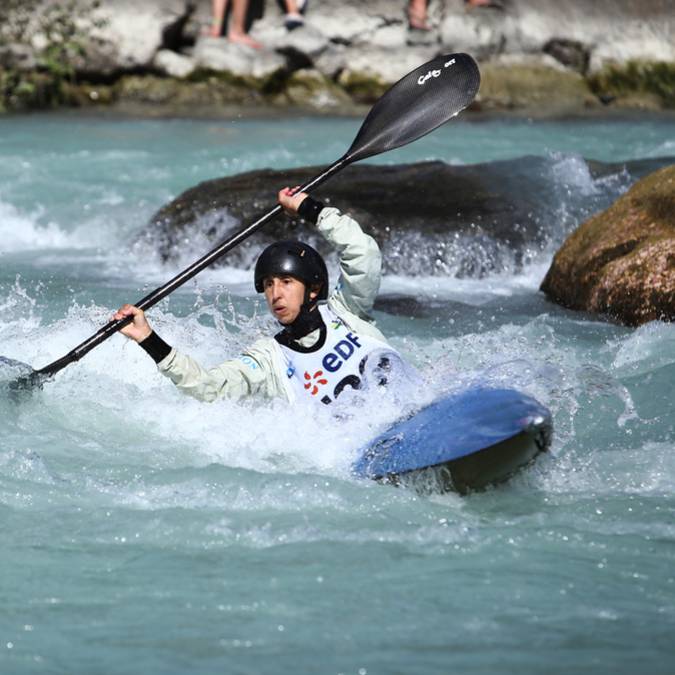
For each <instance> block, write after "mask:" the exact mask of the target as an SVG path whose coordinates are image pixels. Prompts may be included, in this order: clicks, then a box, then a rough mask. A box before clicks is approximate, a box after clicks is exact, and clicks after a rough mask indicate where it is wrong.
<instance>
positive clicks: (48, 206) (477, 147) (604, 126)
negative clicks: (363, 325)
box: [0, 116, 675, 675]
mask: <svg viewBox="0 0 675 675" xmlns="http://www.w3.org/2000/svg"><path fill="white" fill-rule="evenodd" d="M357 128H358V122H354V121H352V120H344V119H336V120H332V119H320V120H316V119H293V120H277V121H269V120H264V121H262V120H260V121H246V120H243V119H239V120H233V121H223V122H218V121H162V122H158V121H137V120H110V119H92V118H86V117H68V116H63V117H59V116H34V117H16V118H9V119H0V157H1V158H2V161H1V162H0V311H1V316H2V320H0V354H1V355H3V356H6V357H10V358H14V359H19V360H21V361H24V362H27V363H30V364H32V365H34V366H41V365H44V364H46V363H48V362H50V361H52V360H54V359H56V358H58V357H59V356H61V355H63V354H64V353H66V352H67V351H68V350H69V349H71V348H72V347H73V346H75V345H76V344H78V343H79V342H80V341H81V340H83V339H84V338H86V337H88V336H89V335H90V334H91V333H93V332H94V331H95V330H96V328H97V327H98V326H100V325H101V324H102V323H104V322H105V321H106V320H107V319H108V317H109V316H110V314H111V312H112V311H113V310H114V309H115V308H116V307H117V306H119V305H120V304H121V303H122V302H126V301H130V300H134V299H137V298H139V297H141V296H142V295H143V294H144V293H145V292H146V291H147V290H149V289H152V288H154V287H155V286H157V285H159V284H161V283H162V282H163V281H165V280H166V279H168V278H169V277H170V276H171V275H172V274H174V273H175V272H176V271H177V270H178V269H180V267H179V266H172V265H167V266H165V265H162V264H161V262H160V261H159V260H158V258H157V256H156V255H154V254H153V251H152V248H151V247H149V246H147V245H142V246H140V245H138V244H137V243H136V242H137V239H138V235H139V234H140V233H141V231H142V230H143V228H144V226H145V225H146V223H147V222H148V220H149V218H150V217H151V215H152V214H153V213H154V211H155V210H156V209H157V208H159V207H160V206H161V205H163V204H164V203H166V202H167V201H169V200H170V199H171V198H173V197H175V196H177V195H178V194H179V193H180V192H181V191H182V190H184V189H187V188H188V187H191V186H193V185H195V184H196V183H198V182H199V181H202V180H206V179H208V178H213V177H216V176H220V175H225V174H232V173H237V172H240V171H246V170H250V169H255V168H262V167H266V166H272V167H274V168H283V167H290V166H301V165H306V164H312V165H318V164H325V163H330V162H332V161H333V160H334V159H336V158H337V157H338V156H340V155H341V154H342V153H343V151H344V150H345V148H346V147H347V146H348V145H349V144H350V143H351V140H352V138H353V136H354V135H355V133H356V130H357ZM529 155H532V156H536V157H545V158H547V162H548V164H547V166H548V167H549V169H550V176H553V178H552V180H553V181H554V183H553V187H554V188H555V199H556V200H558V201H557V202H556V204H555V206H556V208H555V209H554V210H553V212H554V213H557V214H559V220H558V221H554V222H551V223H549V226H550V228H551V229H552V231H554V233H556V232H557V235H558V238H559V237H560V236H562V234H563V232H565V231H568V230H569V228H570V227H571V226H572V225H573V224H574V223H571V222H570V215H569V214H570V213H573V214H574V213H577V212H583V210H584V207H588V208H591V206H592V207H593V208H595V205H596V204H597V203H599V202H596V201H594V200H600V201H602V200H605V201H610V200H611V199H612V198H615V197H616V196H617V195H618V194H620V193H621V192H622V191H624V190H625V189H626V188H627V187H628V184H629V183H630V182H631V180H633V178H631V176H629V175H627V174H626V173H625V172H622V171H621V170H620V169H617V173H616V175H613V176H610V177H609V178H607V177H604V178H602V179H594V178H593V177H592V176H591V175H590V174H589V173H588V171H587V170H586V169H584V166H585V165H584V164H583V162H581V159H580V158H581V156H583V157H586V158H589V159H597V160H602V161H606V162H623V161H628V160H633V159H644V158H647V159H655V158H658V157H663V156H673V155H675V123H674V122H673V121H672V120H668V119H656V118H645V119H635V120H622V121H618V120H616V121H607V120H604V121H603V120H589V121H579V120H577V121H568V122H529V121H518V120H506V121H499V120H486V121H480V122H478V121H472V120H470V119H467V118H464V119H462V118H460V119H459V120H455V121H453V122H451V123H450V124H449V125H447V126H446V127H444V128H443V129H441V130H439V131H438V132H436V133H434V134H433V135H431V136H428V137H426V138H424V139H422V140H420V141H419V142H417V143H415V144H413V145H411V146H409V147H407V148H405V149H402V150H399V151H396V152H393V153H390V154H388V155H384V156H382V157H380V158H379V160H378V161H381V162H396V163H398V162H408V161H418V160H423V159H443V160H445V161H449V162H453V163H456V164H468V163H475V162H492V161H498V160H499V161H501V160H513V159H518V158H522V157H526V156H529ZM524 163H525V165H527V163H528V161H527V160H525V162H524ZM532 166H535V163H534V162H533V163H532ZM537 166H539V165H537ZM539 170H540V169H537V171H539ZM533 171H534V169H533ZM533 178H535V177H534V176H533ZM552 198H553V197H552ZM572 218H573V217H572ZM555 238H556V237H555V236H553V237H552V240H555ZM204 245H205V242H204V241H203V240H201V239H200V237H199V236H196V237H195V238H194V239H193V241H192V242H190V243H188V244H186V251H185V258H186V260H187V261H188V262H189V260H190V259H191V257H196V256H198V255H199V254H200V253H202V252H203V251H204V250H205V248H203V247H204ZM552 253H553V250H552V249H547V250H543V251H540V252H539V254H538V255H534V256H533V257H532V259H531V261H530V263H529V264H527V265H526V266H525V267H523V268H519V269H514V270H512V271H510V272H504V273H501V274H499V275H493V276H488V277H487V278H482V279H472V278H463V279H455V278H453V277H451V276H448V277H442V276H440V277H439V276H433V277H431V276H427V275H425V274H424V269H423V268H422V269H420V274H419V275H416V276H405V275H400V276H396V277H388V278H387V279H385V282H384V284H383V294H385V295H387V294H394V293H395V294H404V295H414V296H415V297H418V298H421V299H422V301H423V302H427V303H428V304H429V306H430V309H429V311H428V312H427V313H425V314H424V315H423V316H420V317H417V318H411V317H410V316H407V315H404V314H398V315H397V314H390V313H385V312H378V313H377V319H378V322H379V324H380V327H381V328H382V330H383V331H384V332H385V333H386V334H387V335H388V336H390V337H391V340H392V342H393V343H394V344H395V346H397V347H398V348H399V349H400V350H401V351H403V352H405V353H406V354H408V356H409V358H410V359H411V360H412V361H413V362H414V363H415V364H416V365H417V366H418V367H419V369H420V370H421V371H422V373H423V375H424V376H425V378H426V381H427V383H428V387H429V390H430V391H436V390H441V389H443V388H447V387H448V386H460V385H461V384H463V383H465V382H470V381H472V380H473V379H475V378H476V377H486V376H487V377H489V379H490V380H491V381H493V382H501V383H508V384H511V385H514V386H517V387H519V388H521V389H522V390H524V391H526V392H528V393H530V394H532V395H534V396H536V397H537V398H538V399H539V400H540V401H542V402H543V403H544V404H546V405H547V406H548V407H549V408H550V409H551V410H552V413H553V416H554V424H555V437H554V442H553V447H552V450H551V452H550V453H549V455H548V456H546V457H543V458H542V459H541V461H538V462H537V464H536V465H535V466H534V467H532V468H531V469H529V470H527V471H526V472H524V473H522V474H521V475H519V476H517V477H516V478H515V479H513V480H512V481H511V482H510V483H509V484H508V485H505V486H502V487H500V488H499V489H494V490H491V491H488V492H486V493H482V494H474V495H471V496H469V497H466V498H461V497H458V496H456V495H442V496H441V495H432V496H420V495H417V494H416V493H414V492H412V491H410V490H400V489H395V488H391V487H384V486H380V485H376V484H370V483H364V482H360V481H357V480H355V479H353V478H352V477H351V476H350V473H349V465H350V462H351V460H352V459H353V458H354V456H355V452H356V449H357V448H358V447H359V446H360V445H361V444H362V443H364V442H365V441H366V440H367V439H368V438H371V437H372V436H373V435H375V434H376V433H377V432H378V431H380V430H381V429H383V428H384V427H385V426H386V425H387V423H388V422H389V421H390V420H392V419H393V418H394V417H395V416H396V414H397V409H396V406H395V404H394V403H393V402H392V401H389V400H387V399H384V400H378V401H375V402H373V401H371V402H369V403H370V405H369V406H366V407H367V412H368V414H367V415H362V414H357V413H355V412H354V411H350V410H342V411H341V413H342V416H341V417H340V418H339V419H336V418H335V417H334V416H332V413H331V411H329V410H319V411H318V412H317V413H316V414H315V415H314V416H312V417H309V416H307V414H306V413H305V411H302V410H292V409H287V407H286V406H284V405H283V404H281V403H279V402H274V403H267V404H264V405H257V404H254V403H253V402H246V403H241V404H237V403H231V402H227V401H220V402H216V403H214V404H209V405H207V404H201V403H198V402H196V401H192V400H190V399H187V398H185V397H182V396H181V395H180V394H179V393H178V392H176V391H175V389H174V388H173V387H172V386H171V385H170V383H169V382H167V381H166V380H165V379H164V378H162V377H161V376H160V375H158V374H157V372H156V370H155V368H154V365H153V364H152V362H151V361H150V359H148V357H147V356H145V354H143V353H142V352H141V350H139V349H138V348H137V347H136V346H135V345H133V344H130V343H128V342H125V341H124V340H123V338H121V337H119V336H116V337H115V338H113V339H111V340H109V341H108V342H106V343H105V344H104V345H102V346H101V347H99V348H97V349H96V350H94V351H93V352H92V353H91V354H89V355H88V356H87V357H85V358H84V359H83V360H82V361H81V362H79V363H78V364H75V365H72V366H70V367H68V368H67V369H65V370H64V371H62V372H61V373H60V374H59V375H58V376H57V377H56V378H55V379H54V381H53V382H51V383H49V384H47V385H46V386H45V387H44V389H43V390H42V391H39V392H36V393H35V395H34V396H32V397H30V398H29V399H26V400H23V401H20V402H18V403H17V402H14V401H12V400H11V399H10V398H8V397H7V395H6V392H5V391H4V390H0V419H2V425H3V429H2V434H1V435H0V535H1V536H2V542H3V546H2V549H1V550H2V553H1V554H0V606H2V610H3V611H2V612H1V613H0V672H2V673H9V674H14V673H17V674H23V673H44V672H48V673H69V674H74V673H93V672H102V673H114V674H117V673H120V674H121V673H139V672H150V673H176V674H183V673H186V672H193V673H222V672H228V673H270V674H272V673H275V674H276V673H296V672H297V673H307V672H316V673H355V674H356V673H360V674H363V673H367V674H371V675H372V674H377V673H387V674H389V673H392V674H393V673H448V672H463V673H472V674H474V673H475V674H478V673H486V674H487V673H497V672H498V673H541V672H543V671H547V672H553V673H556V672H560V673H563V672H564V673H569V672H592V673H596V672H597V673H605V672H606V673H610V672H611V673H634V672H636V671H638V670H640V671H644V672H649V673H671V672H673V670H675V648H674V647H673V646H672V635H673V632H674V630H675V572H674V571H673V570H674V569H675V565H674V563H675V525H674V523H675V518H674V516H675V498H674V497H673V490H674V488H675V428H674V427H675V415H674V414H673V411H674V405H673V386H672V382H673V381H674V380H675V328H674V327H673V326H672V325H668V324H663V323H658V322H655V323H652V324H648V325H646V326H643V327H641V328H639V329H637V330H633V329H627V328H622V327H618V326H614V325H611V324H607V323H604V322H601V321H598V320H597V319H595V318H593V317H588V316H585V315H583V314H579V313H573V312H568V311H565V310H562V309H560V308H558V307H556V306H554V305H552V304H550V303H548V302H547V301H546V300H545V299H544V298H543V296H542V295H541V294H540V293H539V292H538V286H539V283H540V282H541V279H542V278H543V275H544V274H545V272H546V269H547V267H548V264H549V262H550V258H551V255H552ZM151 320H152V321H153V323H154V324H155V325H156V326H157V328H158V331H159V332H160V333H161V334H162V335H163V336H164V337H165V338H166V339H167V340H168V341H170V342H172V343H173V344H175V345H177V346H179V347H181V348H182V349H183V350H184V351H187V352H189V353H191V354H193V355H195V356H196V357H197V358H199V359H200V360H201V361H202V362H204V363H216V362H218V361H219V360H222V359H224V358H228V357H230V356H232V355H234V354H236V353H238V350H239V349H241V347H242V346H244V345H246V344H248V343H250V342H251V341H252V340H253V339H255V338H256V337H257V336H258V335H260V334H262V333H265V332H269V331H272V330H273V329H274V326H273V323H272V322H271V320H270V319H269V318H268V317H267V316H266V311H265V309H264V307H263V306H262V305H261V304H260V303H259V302H258V300H257V298H256V297H255V295H254V294H253V293H252V288H251V283H250V272H249V271H247V270H241V269H236V268H233V267H225V268H221V269H218V270H213V271H207V272H205V273H204V274H203V275H200V276H199V277H198V278H197V280H195V281H193V282H191V283H190V284H188V285H187V287H186V288H184V289H181V290H179V291H178V292H176V293H175V294H174V295H173V296H171V297H170V298H169V299H168V300H165V301H164V302H163V303H161V305H160V306H158V307H157V308H155V309H153V310H152V312H151ZM486 373H487V375H486ZM367 403H368V402H367Z"/></svg>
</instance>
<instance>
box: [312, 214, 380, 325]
mask: <svg viewBox="0 0 675 675" xmlns="http://www.w3.org/2000/svg"><path fill="white" fill-rule="evenodd" d="M317 228H318V230H319V232H321V234H322V235H323V236H324V237H325V238H326V239H327V240H328V241H329V242H330V243H331V244H332V245H333V246H335V248H336V249H337V251H338V255H339V259H340V278H339V279H338V283H337V286H336V287H335V290H334V291H333V292H332V293H331V295H330V298H329V300H330V301H331V303H337V304H339V305H342V306H343V307H344V308H346V309H347V310H349V311H350V312H352V313H354V314H356V315H357V316H359V317H360V318H362V319H365V320H367V321H369V320H371V317H370V315H369V312H370V310H371V309H372V308H373V303H374V302H375V298H376V297H377V293H378V291H379V289H380V280H381V278H382V254H381V253H380V248H379V247H378V245H377V242H376V241H375V240H374V239H373V238H372V237H370V236H369V235H367V234H366V233H365V232H364V231H363V230H362V229H361V226H360V225H359V224H358V223H357V222H356V221H355V220H354V219H353V218H350V217H349V216H346V215H344V214H342V213H340V212H339V211H338V210H337V209H334V208H324V209H322V211H321V213H320V214H319V218H318V220H317Z"/></svg>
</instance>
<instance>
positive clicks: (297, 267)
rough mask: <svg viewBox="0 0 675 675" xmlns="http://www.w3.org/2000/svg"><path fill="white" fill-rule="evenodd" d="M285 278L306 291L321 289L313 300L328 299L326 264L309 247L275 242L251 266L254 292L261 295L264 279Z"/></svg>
mask: <svg viewBox="0 0 675 675" xmlns="http://www.w3.org/2000/svg"><path fill="white" fill-rule="evenodd" d="M275 276H276V277H279V276H289V277H294V278H295V279H299V280H300V281H302V283H303V284H305V286H306V288H307V296H309V291H310V287H311V286H319V285H320V286H321V288H320V290H319V294H318V296H317V298H316V299H317V300H326V298H328V270H327V269H326V263H325V262H324V261H323V258H322V257H321V256H320V255H319V252H318V251H316V250H315V249H313V248H312V247H311V246H310V245H309V244H304V243H303V242H301V241H292V240H290V241H277V242H276V243H274V244H270V245H269V246H268V247H267V248H266V249H265V250H264V251H263V252H262V253H261V254H260V257H259V258H258V262H257V263H256V264H255V275H254V280H255V290H256V291H257V292H258V293H262V292H263V290H264V289H263V281H264V279H265V278H266V277H275Z"/></svg>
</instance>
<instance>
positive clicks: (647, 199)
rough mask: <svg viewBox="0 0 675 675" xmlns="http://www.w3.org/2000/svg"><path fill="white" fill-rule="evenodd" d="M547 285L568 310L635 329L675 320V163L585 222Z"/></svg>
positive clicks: (544, 285) (550, 273)
mask: <svg viewBox="0 0 675 675" xmlns="http://www.w3.org/2000/svg"><path fill="white" fill-rule="evenodd" d="M541 288H542V290H543V291H544V292H545V293H546V294H547V295H548V296H549V297H550V298H551V299H552V300H554V301H555V302H557V303H559V304H561V305H563V306H564V307H568V308H570V309H577V310H584V311H589V312H596V313H601V314H605V315H608V316H609V317H611V318H612V319H613V320H616V321H619V322H621V323H624V324H627V325H631V326H636V325H640V324H642V323H646V322H647V321H653V320H657V319H659V320H665V321H673V320H675V165H672V166H669V167H665V168H663V169H660V170H659V171H657V172H655V173H652V174H650V175H649V176H647V177H646V178H643V179H642V180H640V181H639V182H638V183H636V184H635V185H634V186H633V187H632V188H631V189H630V190H629V191H628V192H627V193H626V194H625V195H624V196H622V197H621V198H620V199H619V200H617V201H616V203H614V204H613V205H612V206H611V207H610V208H609V209H607V210H606V211H603V212H602V213H599V214H597V215H596V216H593V217H592V218H591V219H589V220H588V221H586V222H585V223H583V225H581V226H580V227H579V228H578V229H577V230H576V232H574V233H573V234H572V236H570V237H569V238H568V239H567V241H566V242H565V243H564V245H563V247H562V248H561V249H560V250H559V251H558V253H557V254H556V256H555V258H554V260H553V264H552V265H551V268H550V270H549V271H548V273H547V275H546V277H545V279H544V281H543V283H542V286H541Z"/></svg>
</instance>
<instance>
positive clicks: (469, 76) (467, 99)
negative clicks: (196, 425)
mask: <svg viewBox="0 0 675 675" xmlns="http://www.w3.org/2000/svg"><path fill="white" fill-rule="evenodd" d="M479 86H480V73H479V72H478V66H477V65H476V62H475V61H474V60H473V59H472V58H471V57H470V56H469V55H468V54H449V55H446V56H438V57H436V58H435V59H432V60H431V61H429V62H428V63H425V64H424V65H422V66H420V67H419V68H416V69H415V70H413V71H412V72H410V73H408V74H407V75H406V76H405V77H403V78H402V79H400V80H399V81H398V82H397V83H396V84H394V85H393V86H392V87H391V88H390V89H388V90H387V91H386V92H385V93H384V94H383V95H382V97H381V98H380V99H379V100H378V101H377V103H375V105H374V106H373V107H372V109H371V110H370V112H369V113H368V116H367V117H366V119H365V120H364V122H363V124H362V125H361V128H360V129H359V132H358V134H357V135H356V138H355V139H354V142H353V143H352V145H351V147H350V148H349V150H347V152H346V153H345V154H344V155H343V156H342V157H341V158H340V159H338V160H337V161H336V162H335V163H334V164H332V165H331V166H330V167H328V168H327V169H325V170H324V171H323V172H322V173H320V174H319V175H318V176H316V177H314V178H312V179H311V180H310V181H308V182H307V183H305V184H304V185H302V186H301V187H300V188H299V189H298V191H299V192H311V191H312V190H314V189H315V188H316V187H318V186H319V185H321V184H322V183H324V182H325V181H327V180H328V179H329V178H330V177H331V176H333V175H334V174H336V173H337V172H338V171H341V170H342V169H344V168H345V167H346V166H348V165H349V164H352V163H353V162H357V161H359V160H361V159H365V158H366V157H373V156H374V155H379V154H381V153H383V152H387V151H388V150H393V149H394V148H399V147H401V146H403V145H406V144H407V143H411V142H412V141H415V140H417V139H418V138H420V137H422V136H424V135H425V134H428V133H429V132H430V131H433V130H434V129H436V128H437V127H439V126H440V125H441V124H443V123H445V122H447V121H448V120H449V119H450V118H452V117H454V116H455V115H457V114H458V113H459V112H460V111H462V110H464V108H466V107H467V106H468V105H469V103H471V101H473V99H474V96H475V95H476V93H477V92H478V87H479ZM281 211H282V207H281V206H279V205H277V206H275V207H274V208H273V209H272V210H271V211H269V212H268V213H266V214H265V215H264V216H262V217H261V218H259V219H258V220H256V221H255V222H254V223H252V224H251V225H249V226H248V227H246V228H244V229H243V230H241V231H239V232H238V233H237V234H235V235H234V236H233V237H231V238H230V239H228V240H226V241H224V242H223V243H221V244H220V245H219V246H217V247H216V248H214V249H213V250H212V251H211V252H209V253H207V254H206V255H205V256H203V257H202V258H200V259H199V260H197V261H196V262H194V263H193V264H192V265H190V267H188V268H187V269H185V270H183V271H182V272H181V273H180V274H178V275H176V276H175V277H174V278H173V279H171V281H169V282H168V283H166V284H165V285H164V286H161V287H160V288H157V289H155V290H154V291H152V293H150V294H149V295H146V296H145V297H144V298H143V299H142V300H140V301H139V302H137V303H136V306H137V307H139V308H140V309H142V310H146V309H149V308H150V307H152V306H153V305H156V304H157V303H158V302H159V301H160V300H162V299H163V298H165V297H166V296H167V295H169V294H170V293H172V292H173V291H175V290H176V289H177V288H178V287H180V286H182V285H183V284H184V283H185V282H186V281H189V280H190V279H192V277H194V276H195V275H196V274H198V273H199V272H201V271H202V270H203V269H205V268H207V267H209V265H211V264H212V263H213V262H214V261H216V260H218V258H220V257H221V256H222V255H224V254H225V253H227V252H228V251H229V250H231V249H232V248H234V247H235V246H237V245H238V244H240V243H241V242H242V241H244V240H245V239H246V238H247V237H250V236H251V235H252V234H253V233H254V232H256V231H257V230H259V229H260V228H261V227H262V226H263V225H265V224H266V223H268V222H269V221H270V220H272V219H273V218H274V217H276V216H277V215H278V214H279V213H281ZM132 320H133V318H132V317H126V318H124V319H120V320H117V321H110V322H109V323H107V324H106V325H105V326H103V327H102V328H100V329H99V330H98V331H97V332H96V333H94V335H92V336H91V337H90V338H89V339H87V340H85V341H84V342H82V343H81V344H79V345H78V346H77V347H75V348H74V349H73V350H72V351H70V352H68V354H66V355H65V356H62V357H61V358H60V359H57V360H56V361H54V362H53V363H50V364H49V365H47V366H44V367H43V368H40V369H39V370H33V371H32V372H30V373H29V374H28V375H23V376H22V377H20V378H19V379H17V380H15V381H14V382H12V383H11V384H10V386H11V387H12V388H13V389H30V388H32V387H35V386H41V385H42V383H43V382H44V381H45V380H46V379H48V378H50V377H52V376H53V375H54V374H56V373H58V372H59V371H60V370H62V369H63V368H65V367H66V366H67V365H69V364H70V363H73V362H74V361H79V360H80V359H81V358H82V357H83V356H84V355H85V354H87V353H88V352H90V351H91V350H92V349H93V348H94V347H96V346H98V345H100V344H101V343H102V342H104V341H105V340H107V339H108V338H109V337H110V336H111V335H114V334H115V333H116V332H117V331H119V330H120V328H122V327H123V326H125V325H126V324H128V323H130V322H131V321H132ZM2 358H3V357H0V361H1V360H2ZM5 362H7V360H5ZM27 367H28V368H30V366H27Z"/></svg>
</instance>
